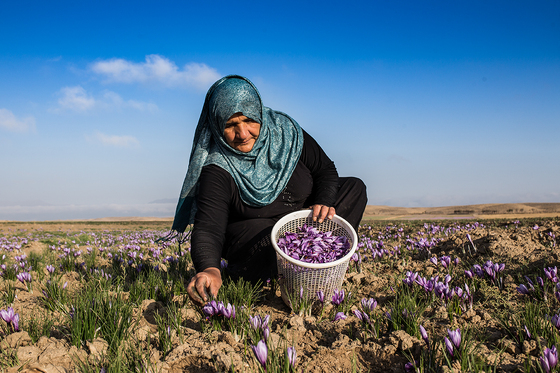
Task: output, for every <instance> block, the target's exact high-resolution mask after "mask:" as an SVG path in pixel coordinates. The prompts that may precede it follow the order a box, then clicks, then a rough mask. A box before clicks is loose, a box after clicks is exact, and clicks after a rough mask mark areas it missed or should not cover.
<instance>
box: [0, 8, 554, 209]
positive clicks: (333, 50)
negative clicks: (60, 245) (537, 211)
mask: <svg viewBox="0 0 560 373" xmlns="http://www.w3.org/2000/svg"><path fill="white" fill-rule="evenodd" d="M0 14H1V15H0V17H1V21H0V82H1V83H0V172H1V175H2V178H1V180H2V181H1V182H0V220H55V219H82V218H97V217H105V216H138V215H142V216H172V215H173V211H174V208H175V202H176V200H177V198H178V195H179V191H180V188H181V185H182V181H183V178H184V176H185V172H186V169H187V165H188V156H189V154H190V149H191V142H192V136H193V133H194V129H195V126H196V123H197V121H198V116H199V114H200V110H201V108H202V103H203V100H204V95H205V93H206V90H207V89H208V88H209V87H210V85H211V84H212V83H213V82H214V81H215V80H217V79H218V78H220V77H221V76H224V75H227V74H240V75H244V76H246V77H248V78H249V79H251V80H252V81H253V82H254V83H255V84H256V86H257V87H258V88H259V90H260V92H261V96H262V98H263V101H264V103H265V105H266V106H269V107H272V108H273V109H276V110H281V111H284V112H286V113H288V114H290V115H291V116H292V117H293V118H295V119H296V120H297V121H298V122H299V123H300V125H301V126H302V127H303V128H304V129H306V130H307V132H309V133H310V134H311V135H312V136H313V137H315V138H316V139H317V141H318V142H319V143H320V145H321V146H322V147H323V148H324V150H325V151H326V152H327V154H328V155H329V156H330V157H331V159H333V161H334V162H335V164H336V165H337V168H338V170H339V174H340V175H342V176H348V175H353V176H358V177H360V178H362V179H363V180H364V181H365V182H366V185H367V187H368V198H369V200H368V203H369V204H374V205H391V206H407V207H413V206H426V207H428V206H444V205H462V204H479V203H502V202H504V203H506V202H560V193H559V192H558V191H559V190H560V187H559V186H560V172H559V171H560V166H559V160H560V150H559V149H560V146H559V145H558V140H559V139H560V2H558V1H538V2H528V1H391V2H377V1H373V2H372V1H363V2H360V1H347V2H329V1H320V2H319V1H308V2H303V3H300V2H291V1H283V2H267V1H258V2H257V1H254V2H253V1H224V2H222V1H215V2H199V1H197V2H179V1H177V2H155V1H134V2H132V1H121V2H118V3H117V4H115V2H113V1H111V2H109V1H95V2H94V1H54V2H44V1H42V2H39V1H25V0H22V1H18V2H4V3H3V4H2V5H1V6H0Z"/></svg>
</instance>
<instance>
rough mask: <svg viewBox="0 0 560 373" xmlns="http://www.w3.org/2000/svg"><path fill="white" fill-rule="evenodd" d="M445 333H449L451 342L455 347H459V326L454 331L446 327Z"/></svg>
mask: <svg viewBox="0 0 560 373" xmlns="http://www.w3.org/2000/svg"><path fill="white" fill-rule="evenodd" d="M447 334H448V335H449V339H450V340H451V342H453V345H454V346H455V348H457V349H459V346H460V345H461V331H460V330H459V328H457V330H454V331H453V330H449V329H447Z"/></svg>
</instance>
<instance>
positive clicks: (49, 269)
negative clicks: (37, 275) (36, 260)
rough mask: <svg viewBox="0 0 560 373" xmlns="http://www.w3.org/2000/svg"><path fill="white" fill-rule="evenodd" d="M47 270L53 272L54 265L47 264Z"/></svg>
mask: <svg viewBox="0 0 560 373" xmlns="http://www.w3.org/2000/svg"><path fill="white" fill-rule="evenodd" d="M47 271H48V272H49V273H51V274H52V273H53V272H54V267H53V266H52V265H50V264H49V265H47Z"/></svg>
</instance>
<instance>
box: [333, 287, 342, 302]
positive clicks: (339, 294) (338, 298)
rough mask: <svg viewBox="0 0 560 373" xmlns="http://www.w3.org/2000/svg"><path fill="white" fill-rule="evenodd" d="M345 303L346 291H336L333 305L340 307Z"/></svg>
mask: <svg viewBox="0 0 560 373" xmlns="http://www.w3.org/2000/svg"><path fill="white" fill-rule="evenodd" d="M342 302H344V289H342V290H340V291H338V290H337V289H335V290H334V294H333V296H332V303H333V304H334V305H335V306H340V305H341V304H342Z"/></svg>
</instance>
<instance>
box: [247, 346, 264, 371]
mask: <svg viewBox="0 0 560 373" xmlns="http://www.w3.org/2000/svg"><path fill="white" fill-rule="evenodd" d="M251 348H252V349H253V353H254V354H255V357H256V358H257V360H258V361H259V363H260V364H261V365H262V367H263V368H264V369H265V370H266V359H267V357H268V347H266V342H265V341H263V340H260V341H259V343H257V345H256V346H251Z"/></svg>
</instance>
